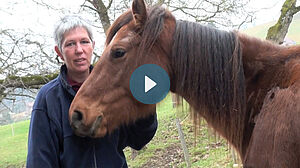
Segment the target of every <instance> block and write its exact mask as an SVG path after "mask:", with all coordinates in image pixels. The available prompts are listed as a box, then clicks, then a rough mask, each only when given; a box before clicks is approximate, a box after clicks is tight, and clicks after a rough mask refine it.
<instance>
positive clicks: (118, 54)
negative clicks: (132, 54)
mask: <svg viewBox="0 0 300 168" xmlns="http://www.w3.org/2000/svg"><path fill="white" fill-rule="evenodd" d="M125 53H126V51H125V50H123V49H116V50H114V51H113V52H112V57H113V58H120V57H123V56H124V55H125Z"/></svg>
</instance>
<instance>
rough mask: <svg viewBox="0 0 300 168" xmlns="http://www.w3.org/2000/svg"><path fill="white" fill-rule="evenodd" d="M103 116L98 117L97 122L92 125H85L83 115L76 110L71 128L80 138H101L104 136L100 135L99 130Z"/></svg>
mask: <svg viewBox="0 0 300 168" xmlns="http://www.w3.org/2000/svg"><path fill="white" fill-rule="evenodd" d="M102 119H103V116H102V115H100V116H98V117H96V120H94V122H93V123H92V124H89V125H87V124H84V122H83V114H82V112H80V111H78V110H74V112H73V114H72V117H71V122H70V124H71V128H72V129H73V131H74V133H75V135H77V136H80V137H86V136H89V137H101V136H103V135H99V134H98V132H99V129H100V126H101V123H102Z"/></svg>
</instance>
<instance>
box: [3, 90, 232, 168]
mask: <svg viewBox="0 0 300 168" xmlns="http://www.w3.org/2000/svg"><path fill="white" fill-rule="evenodd" d="M180 109H181V108H180ZM157 114H158V122H159V127H158V131H157V133H156V135H155V137H154V138H153V140H152V141H151V142H150V143H149V144H148V145H147V146H146V148H145V149H142V150H141V151H139V152H138V153H137V155H136V157H135V158H134V159H132V157H133V156H132V152H131V149H129V148H126V149H125V154H126V157H127V160H128V165H129V167H132V168H138V167H143V168H144V167H146V168H147V167H149V168H151V167H186V165H185V161H184V155H183V151H182V148H181V145H180V139H179V135H178V131H177V127H176V123H175V119H176V117H177V118H179V119H180V120H181V126H182V129H183V131H184V135H185V140H186V143H187V147H188V149H189V155H190V160H191V162H192V167H197V168H198V167H208V168H214V167H216V168H217V167H222V168H223V167H232V166H233V161H232V159H231V152H230V150H229V148H228V146H227V143H226V142H225V141H224V140H223V139H219V138H216V137H215V136H209V135H211V133H209V129H208V128H207V127H206V124H205V122H202V124H201V126H200V127H199V128H198V130H199V131H198V132H197V135H195V133H194V126H193V124H192V121H191V120H190V117H189V114H188V113H187V112H185V113H179V112H178V111H176V110H175V109H173V107H172V103H171V98H170V95H168V97H167V98H166V99H165V100H164V101H162V102H161V103H160V104H158V106H157ZM28 127H29V121H23V122H19V123H14V124H12V125H6V126H1V127H0V137H1V139H0V168H7V167H24V164H25V161H26V154H27V137H28ZM12 128H13V130H14V135H12Z"/></svg>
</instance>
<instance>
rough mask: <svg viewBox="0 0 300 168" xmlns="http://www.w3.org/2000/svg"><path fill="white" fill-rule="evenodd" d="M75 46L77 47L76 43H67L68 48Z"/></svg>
mask: <svg viewBox="0 0 300 168" xmlns="http://www.w3.org/2000/svg"><path fill="white" fill-rule="evenodd" d="M73 45H75V43H74V42H70V43H67V45H66V46H67V47H70V46H73Z"/></svg>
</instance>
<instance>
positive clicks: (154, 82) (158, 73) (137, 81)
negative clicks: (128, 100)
mask: <svg viewBox="0 0 300 168" xmlns="http://www.w3.org/2000/svg"><path fill="white" fill-rule="evenodd" d="M169 89H170V79H169V76H168V74H167V72H166V71H165V70H164V69H163V68H161V67H160V66H158V65H156V64H144V65H142V66H140V67H138V68H137V69H136V70H135V71H134V72H133V73H132V75H131V77H130V91H131V93H132V95H133V96H134V97H135V98H136V99H137V100H138V101H140V102H142V103H144V104H156V103H158V102H160V101H161V100H163V99H164V98H165V97H166V96H167V94H168V92H169Z"/></svg>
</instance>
